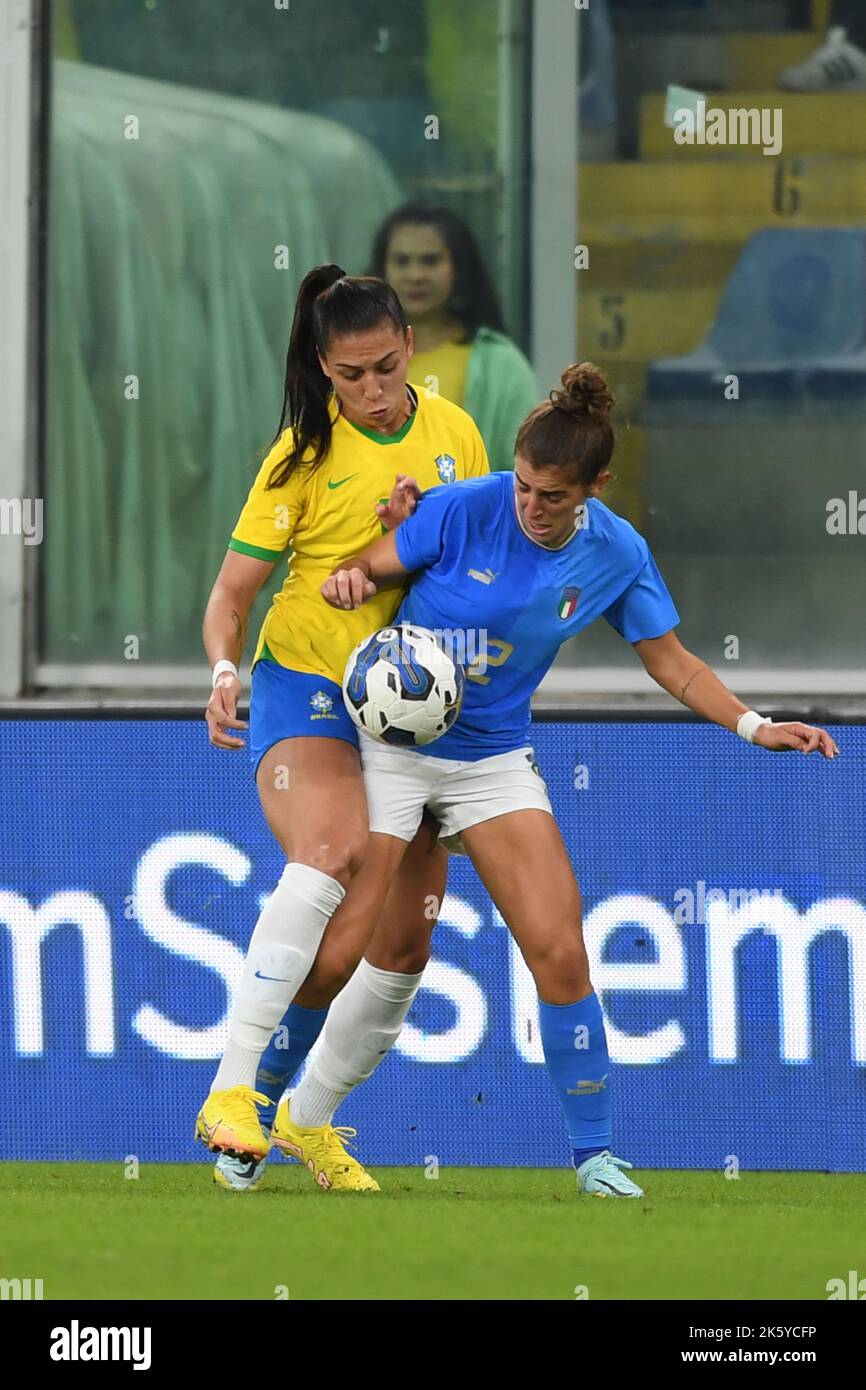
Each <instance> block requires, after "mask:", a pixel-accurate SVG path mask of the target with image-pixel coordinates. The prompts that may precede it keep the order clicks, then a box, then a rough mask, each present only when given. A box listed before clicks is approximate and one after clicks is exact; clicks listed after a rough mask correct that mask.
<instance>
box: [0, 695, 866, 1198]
mask: <svg viewBox="0 0 866 1390" xmlns="http://www.w3.org/2000/svg"><path fill="white" fill-rule="evenodd" d="M100 713H101V716H102V717H98V718H83V717H82V716H81V712H80V711H75V710H72V709H70V710H68V711H66V712H65V717H58V715H57V713H56V712H55V713H54V714H53V715H52V716H51V717H34V716H32V715H27V714H22V713H21V711H19V712H18V715H17V717H9V715H8V714H5V716H4V715H0V778H2V785H3V789H4V795H3V799H2V807H0V845H2V851H0V998H2V1000H3V1008H2V1010H0V1066H2V1074H3V1078H4V1099H5V1103H4V1106H3V1118H2V1121H0V1124H2V1132H0V1158H5V1159H49V1160H52V1161H57V1160H65V1159H68V1160H72V1159H91V1160H112V1159H113V1160H122V1159H124V1158H127V1157H128V1156H130V1155H135V1156H137V1157H138V1158H139V1159H141V1160H143V1161H159V1162H167V1161H185V1160H191V1159H194V1158H199V1159H202V1158H204V1157H205V1153H204V1150H202V1149H201V1147H200V1146H196V1145H194V1144H193V1142H192V1137H191V1136H192V1129H193V1121H194V1118H195V1114H196V1111H197V1109H198V1106H199V1104H200V1102H201V1099H202V1097H203V1095H204V1094H205V1093H206V1091H207V1089H208V1087H209V1084H210V1081H211V1078H212V1075H213V1071H214V1069H215V1060H216V1058H217V1057H218V1056H219V1054H220V1052H221V1050H222V1046H223V1042H224V1038H225V1030H226V1020H227V1008H228V999H229V995H230V991H231V989H232V987H233V986H234V984H235V982H236V981H237V979H238V978H239V973H240V969H241V964H242V960H243V953H244V949H245V944H246V942H247V940H248V937H249V934H250V931H251V929H252V926H253V923H254V922H255V919H256V916H257V915H258V912H259V910H260V905H261V903H262V902H263V901H264V899H265V897H266V895H267V894H268V893H269V892H270V891H271V889H272V887H273V885H274V884H275V882H276V880H277V877H278V875H279V873H280V870H281V859H280V853H279V850H278V849H277V847H276V845H275V844H274V842H273V841H272V839H271V837H270V834H269V832H268V830H267V828H266V826H265V823H264V819H263V817H262V814H261V810H260V808H259V805H258V801H257V798H256V795H255V788H254V784H253V779H252V775H251V770H250V764H249V760H248V757H247V754H246V753H243V754H237V755H226V754H225V753H223V752H219V751H217V750H216V749H213V748H212V747H210V745H209V744H208V742H207V738H206V734H205V730H204V725H203V723H202V722H201V715H200V713H199V714H198V716H197V717H196V718H195V719H191V718H189V717H185V718H180V717H177V718H165V717H162V718H157V717H155V716H151V717H147V718H145V717H137V716H136V717H121V716H120V715H119V714H118V712H117V711H114V712H112V711H106V710H103V711H101V712H100ZM830 727H831V732H832V733H833V736H834V737H835V738H836V739H837V741H838V742H839V744H840V747H841V749H842V756H841V757H840V758H839V759H837V760H834V761H832V762H826V761H825V760H823V759H820V758H819V757H817V756H812V757H809V758H802V757H797V756H795V755H791V756H790V757H778V756H772V755H770V754H767V753H765V752H763V751H762V750H761V749H759V748H755V747H751V746H748V745H746V744H744V743H742V742H740V741H739V740H736V739H733V738H731V736H730V735H729V734H727V733H725V732H724V731H722V730H720V729H717V728H715V727H710V726H707V725H704V724H699V723H695V722H687V721H684V720H680V721H678V722H673V721H672V722H668V721H657V722H656V721H647V720H645V719H641V720H640V721H639V722H638V721H634V722H629V721H628V720H612V719H609V718H597V719H596V720H589V719H586V718H583V717H581V718H580V719H579V720H574V719H568V718H565V717H563V716H562V715H561V713H560V714H557V712H555V711H554V712H553V714H552V716H551V717H548V718H546V719H542V720H541V721H539V722H537V724H536V728H535V730H534V742H535V748H536V752H537V756H538V761H539V764H540V766H541V770H542V772H543V773H544V775H545V777H546V779H547V782H548V786H549V789H550V793H551V798H552V801H553V805H554V809H555V812H556V816H557V819H558V823H559V825H560V827H561V829H562V833H563V836H564V838H565V841H566V844H567V846H568V849H569V853H570V855H571V859H572V862H573V864H574V866H575V869H576V871H577V874H578V878H579V880H580V883H581V888H582V892H583V899H584V913H585V931H586V938H587V944H588V949H589V953H590V959H591V963H592V974H593V980H594V983H595V986H596V988H597V990H598V991H599V994H600V997H601V1000H602V1003H603V1005H604V1008H605V1013H606V1017H607V1024H608V1035H609V1043H610V1050H611V1059H612V1064H613V1066H612V1071H613V1079H612V1080H613V1100H614V1120H615V1133H616V1141H615V1149H616V1152H618V1153H620V1154H622V1155H624V1156H627V1157H628V1158H630V1159H632V1160H633V1161H634V1162H635V1163H637V1164H639V1165H641V1166H646V1167H654V1166H655V1167H666V1166H672V1167H678V1168H683V1167H695V1168H720V1169H721V1168H725V1170H726V1171H728V1170H731V1172H734V1170H736V1171H737V1172H738V1171H739V1169H740V1168H744V1169H748V1168H768V1169H814V1170H828V1171H835V1170H855V1171H863V1170H866V1087H864V1077H866V1072H864V1069H866V881H864V872H863V865H864V845H866V799H864V796H863V769H864V763H866V726H864V725H862V724H848V725H845V726H842V725H838V724H833V725H831V726H830ZM525 870H526V873H527V874H528V875H530V876H531V875H532V873H533V872H534V866H533V864H532V862H531V861H528V862H527V863H526V866H525ZM339 1118H340V1122H341V1123H348V1124H353V1125H356V1126H357V1127H358V1130H359V1153H360V1154H361V1156H362V1157H363V1159H364V1160H365V1161H367V1162H370V1163H372V1164H374V1165H375V1164H426V1165H429V1166H430V1169H431V1171H434V1170H435V1167H436V1165H433V1164H432V1163H431V1160H432V1159H433V1158H435V1159H436V1160H437V1161H438V1164H439V1165H441V1164H479V1165H492V1166H497V1165H502V1166H506V1165H507V1166H514V1165H532V1166H553V1165H559V1164H563V1163H566V1162H567V1161H568V1148H567V1144H566V1139H565V1135H564V1131H563V1125H562V1121H561V1116H560V1112H559V1108H558V1105H557V1103H556V1100H555V1098H554V1096H553V1093H552V1090H551V1088H550V1087H549V1084H548V1081H547V1077H546V1073H545V1071H544V1068H543V1065H542V1055H541V1045H540V1038H539V1031H538V1018H537V1009H536V1002H535V993H534V989H533V985H532V981H531V978H530V976H529V975H528V972H527V970H526V967H525V965H524V964H523V961H522V958H521V957H520V954H519V952H518V951H517V949H516V947H515V946H514V944H513V942H512V941H511V938H510V936H509V934H508V932H507V930H506V929H505V926H504V924H503V922H502V920H501V918H500V917H499V915H498V913H497V912H496V910H495V909H494V907H493V905H492V904H491V902H490V900H489V898H488V897H487V895H486V894H485V893H484V891H483V890H482V889H481V886H480V884H479V882H478V880H477V878H476V877H475V874H474V871H473V870H472V868H471V866H470V865H469V863H468V861H467V860H466V859H463V858H454V859H452V861H451V870H450V880H449V891H448V896H447V898H446V900H445V903H444V905H443V908H442V912H441V917H440V924H439V926H438V928H437V930H436V932H435V933H434V953H433V958H432V960H431V963H430V965H429V967H428V970H427V973H426V978H425V986H424V988H423V989H422V991H421V992H420V994H419V996H418V999H417V1001H416V1003H415V1005H414V1007H413V1009H412V1012H411V1013H410V1016H409V1020H408V1022H407V1024H406V1027H405V1028H404V1031H403V1034H402V1036H401V1038H400V1041H399V1043H398V1045H397V1047H396V1049H395V1051H394V1053H393V1055H392V1056H391V1058H390V1059H388V1061H387V1062H386V1063H385V1064H384V1065H383V1066H382V1067H381V1068H380V1070H379V1071H378V1072H377V1074H376V1075H375V1076H374V1077H373V1079H372V1080H371V1081H370V1082H368V1083H367V1084H366V1085H365V1086H363V1087H361V1088H360V1089H359V1090H358V1092H357V1093H356V1094H355V1095H354V1096H352V1097H350V1099H349V1100H348V1101H347V1102H346V1104H345V1105H344V1107H343V1109H342V1111H341V1112H340V1117H339Z"/></svg>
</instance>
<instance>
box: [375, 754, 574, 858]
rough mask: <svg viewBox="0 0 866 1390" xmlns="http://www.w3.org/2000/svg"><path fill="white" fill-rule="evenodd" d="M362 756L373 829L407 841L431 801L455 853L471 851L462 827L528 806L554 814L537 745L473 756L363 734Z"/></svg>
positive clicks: (442, 836) (443, 835) (448, 846)
mask: <svg viewBox="0 0 866 1390" xmlns="http://www.w3.org/2000/svg"><path fill="white" fill-rule="evenodd" d="M361 762H362V764H363V768H364V786H365V788H366V792H367V808H368V811H369V817H370V829H371V830H372V831H375V832H377V833H378V834H381V835H394V836H396V838H397V839H398V840H406V841H407V843H408V842H409V841H410V840H414V838H415V834H416V832H417V830H418V827H419V825H420V824H421V817H422V816H423V814H424V808H425V807H429V809H430V811H431V812H432V814H433V815H434V816H435V817H436V819H437V820H438V821H439V824H440V827H441V828H440V831H439V839H440V840H441V842H442V844H443V845H444V846H445V848H446V849H448V850H450V851H451V853H452V854H465V853H466V851H465V849H464V848H463V844H462V842H461V840H460V835H461V833H462V831H464V830H469V829H470V827H471V826H473V825H480V824H481V822H482V821H486V820H492V819H493V817H494V816H504V815H506V814H507V812H509V811H528V810H534V811H547V812H548V814H549V815H551V816H552V815H553V809H552V807H551V805H550V798H549V796H548V795H547V787H546V785H545V783H544V779H543V778H542V776H541V773H540V772H539V771H538V767H537V766H536V762H535V754H534V752H533V750H532V749H531V748H517V749H514V750H513V751H512V752H510V753H496V754H494V756H493V757H491V758H481V759H479V760H478V761H476V762H468V761H458V760H457V759H454V758H434V757H431V756H430V755H429V754H425V753H418V752H416V751H415V749H414V748H391V747H387V746H386V745H384V744H381V743H377V742H376V740H375V739H372V738H370V737H369V735H365V734H361Z"/></svg>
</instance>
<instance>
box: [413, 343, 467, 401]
mask: <svg viewBox="0 0 866 1390" xmlns="http://www.w3.org/2000/svg"><path fill="white" fill-rule="evenodd" d="M471 356H472V344H471V343H442V344H441V346H440V347H437V348H432V349H431V350H430V352H414V353H413V354H412V375H413V376H414V377H415V379H416V381H421V382H423V383H424V386H425V388H426V389H427V390H430V391H434V392H437V393H438V394H439V395H440V396H444V397H445V399H446V401H453V402H454V404H455V405H462V404H463V401H464V399H465V397H466V373H467V372H468V371H469V358H470V357H471Z"/></svg>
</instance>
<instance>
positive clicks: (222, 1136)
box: [195, 1086, 274, 1158]
mask: <svg viewBox="0 0 866 1390" xmlns="http://www.w3.org/2000/svg"><path fill="white" fill-rule="evenodd" d="M273 1103H274V1102H273V1101H272V1100H269V1099H268V1097H267V1096H263V1095H262V1094H261V1092H260V1091H254V1090H253V1088H252V1086H230V1087H229V1088H228V1090H226V1091H211V1093H210V1095H209V1096H208V1098H207V1100H206V1101H205V1103H204V1105H203V1106H202V1108H201V1110H200V1111H199V1112H198V1116H197V1118H196V1122H195V1137H196V1139H200V1140H201V1141H202V1143H203V1144H207V1146H208V1148H209V1149H210V1150H211V1151H212V1152H213V1153H217V1152H219V1151H221V1152H222V1153H227V1154H232V1155H233V1156H234V1157H236V1158H250V1157H252V1158H266V1157H267V1153H268V1150H269V1148H270V1147H271V1144H270V1140H269V1139H268V1136H267V1135H266V1134H265V1132H264V1130H263V1129H262V1127H261V1125H260V1123H259V1116H258V1111H257V1109H256V1106H259V1105H261V1106H265V1105H273Z"/></svg>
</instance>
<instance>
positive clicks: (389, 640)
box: [343, 623, 465, 748]
mask: <svg viewBox="0 0 866 1390" xmlns="http://www.w3.org/2000/svg"><path fill="white" fill-rule="evenodd" d="M464 680H465V675H464V671H463V667H462V666H461V665H460V663H459V662H457V661H454V660H453V659H452V657H451V656H450V655H449V654H448V652H446V651H445V648H444V647H443V646H442V645H441V643H440V642H439V641H438V640H437V638H436V636H435V634H434V633H432V632H431V631H430V629H429V628H426V627H414V626H413V625H412V624H411V623H403V624H401V626H400V627H383V628H380V630H379V631H378V632H375V633H374V634H373V636H372V637H366V638H365V639H364V641H363V642H361V643H359V645H358V646H357V647H356V648H355V650H354V651H353V652H352V655H351V656H350V657H349V660H348V661H347V662H346V672H345V675H344V676H343V699H344V700H345V702H346V708H347V710H348V711H349V713H350V715H351V716H352V718H353V719H354V721H355V723H356V724H357V726H358V728H359V729H363V730H364V732H365V733H367V734H371V735H372V737H373V738H375V739H378V740H379V742H380V743H391V744H396V745H398V746H399V747H403V748H412V747H419V746H423V745H424V744H425V743H432V742H433V741H434V739H437V738H441V737H442V735H443V734H444V733H447V732H448V730H449V729H450V728H451V725H452V724H453V723H454V721H455V719H456V718H457V716H458V714H459V713H460V705H461V703H462V701H463V685H464Z"/></svg>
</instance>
